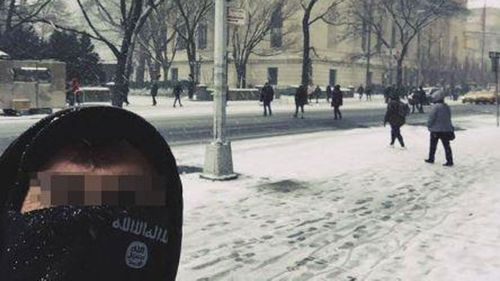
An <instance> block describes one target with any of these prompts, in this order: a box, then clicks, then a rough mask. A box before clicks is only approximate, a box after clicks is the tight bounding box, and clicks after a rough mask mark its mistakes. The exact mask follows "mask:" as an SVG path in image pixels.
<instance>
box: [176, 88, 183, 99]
mask: <svg viewBox="0 0 500 281" xmlns="http://www.w3.org/2000/svg"><path fill="white" fill-rule="evenodd" d="M182 92H183V90H182V86H181V85H177V86H175V87H174V95H175V96H176V97H179V96H180V95H181V94H182Z"/></svg>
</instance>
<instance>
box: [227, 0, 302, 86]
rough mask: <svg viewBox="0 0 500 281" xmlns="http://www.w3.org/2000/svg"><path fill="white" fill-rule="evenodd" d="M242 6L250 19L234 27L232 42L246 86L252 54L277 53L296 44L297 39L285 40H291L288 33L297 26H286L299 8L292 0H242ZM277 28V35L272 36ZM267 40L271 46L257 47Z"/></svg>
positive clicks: (242, 82)
mask: <svg viewBox="0 0 500 281" xmlns="http://www.w3.org/2000/svg"><path fill="white" fill-rule="evenodd" d="M239 6H240V7H241V8H243V9H245V10H246V13H247V20H246V23H245V24H244V25H242V26H235V27H234V28H233V32H232V36H231V44H232V55H233V59H234V66H235V68H236V73H237V77H238V88H245V87H246V84H247V83H246V76H247V63H248V60H249V59H250V56H251V55H252V54H254V55H258V56H271V55H275V54H277V53H279V52H282V51H283V50H284V49H286V48H287V47H288V46H289V45H291V44H292V43H293V39H292V40H288V41H287V42H283V38H287V39H288V37H287V36H286V35H287V34H289V33H291V32H292V31H293V30H295V26H294V25H291V26H288V27H287V28H286V29H284V28H283V21H285V20H287V19H288V18H290V17H291V16H292V15H294V14H295V12H296V10H297V9H296V5H293V3H292V1H289V0H241V1H239ZM273 29H275V30H276V33H275V34H276V37H273V36H269V35H271V34H270V33H271V31H272V30H273ZM274 38H277V39H275V40H273V39H274ZM276 41H277V42H276ZM263 42H266V43H269V44H270V47H271V48H263V49H262V50H257V48H258V47H259V46H260V45H261V44H262V43H263Z"/></svg>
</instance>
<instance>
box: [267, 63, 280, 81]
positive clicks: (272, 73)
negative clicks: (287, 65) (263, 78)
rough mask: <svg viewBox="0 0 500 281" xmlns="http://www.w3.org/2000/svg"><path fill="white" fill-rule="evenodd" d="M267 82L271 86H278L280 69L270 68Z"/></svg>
mask: <svg viewBox="0 0 500 281" xmlns="http://www.w3.org/2000/svg"><path fill="white" fill-rule="evenodd" d="M267 81H268V82H269V84H271V85H278V68H277V67H270V68H268V69H267Z"/></svg>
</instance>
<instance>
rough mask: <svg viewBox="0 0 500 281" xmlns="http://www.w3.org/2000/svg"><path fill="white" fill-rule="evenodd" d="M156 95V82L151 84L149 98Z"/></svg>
mask: <svg viewBox="0 0 500 281" xmlns="http://www.w3.org/2000/svg"><path fill="white" fill-rule="evenodd" d="M157 95H158V82H153V85H152V86H151V96H153V97H156V96H157Z"/></svg>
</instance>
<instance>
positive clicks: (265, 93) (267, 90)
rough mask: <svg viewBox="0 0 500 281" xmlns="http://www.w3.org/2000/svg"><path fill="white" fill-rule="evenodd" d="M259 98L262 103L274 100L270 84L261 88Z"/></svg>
mask: <svg viewBox="0 0 500 281" xmlns="http://www.w3.org/2000/svg"><path fill="white" fill-rule="evenodd" d="M260 100H261V101H262V102H264V103H271V102H272V101H273V100H274V90H273V87H271V86H270V85H267V86H264V87H263V88H262V90H261V96H260Z"/></svg>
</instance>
